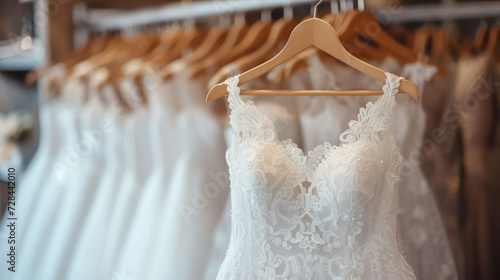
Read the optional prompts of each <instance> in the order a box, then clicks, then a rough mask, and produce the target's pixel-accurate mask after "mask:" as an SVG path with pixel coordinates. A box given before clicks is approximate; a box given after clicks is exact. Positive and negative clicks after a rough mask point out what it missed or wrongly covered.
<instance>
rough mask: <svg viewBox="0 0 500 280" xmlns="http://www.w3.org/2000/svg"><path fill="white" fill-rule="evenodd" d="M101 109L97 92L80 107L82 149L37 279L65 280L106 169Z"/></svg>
mask: <svg viewBox="0 0 500 280" xmlns="http://www.w3.org/2000/svg"><path fill="white" fill-rule="evenodd" d="M104 110H105V108H104V107H103V105H102V103H101V101H100V99H99V97H98V96H97V94H96V93H94V94H91V95H90V97H89V100H88V101H87V102H86V104H85V106H84V107H83V108H82V109H81V119H80V123H81V131H80V135H81V137H80V145H81V146H82V150H83V149H85V152H84V153H83V154H82V161H81V163H80V165H79V166H78V167H77V168H78V173H75V174H74V175H73V176H71V179H70V180H68V185H67V187H66V188H67V192H66V193H65V196H64V198H63V200H62V201H60V202H59V212H58V214H57V216H55V217H53V221H52V223H51V227H52V231H51V233H50V238H48V239H46V240H44V242H43V243H45V248H44V252H45V253H44V257H43V258H42V259H41V260H39V264H38V265H39V267H40V269H39V270H38V271H39V273H38V277H40V279H54V280H56V279H65V277H64V273H65V271H66V269H67V267H68V265H69V261H70V258H71V256H72V253H73V249H74V244H75V242H76V240H77V238H78V235H79V234H80V231H81V227H82V221H83V220H84V219H85V217H86V215H87V214H88V210H89V207H90V205H91V202H92V200H93V199H94V198H95V192H96V188H97V187H98V185H99V181H100V180H101V176H102V174H103V173H102V172H103V170H104V168H105V164H106V162H105V157H104V155H105V153H104V143H103V141H104V137H107V136H108V135H107V133H108V131H107V128H106V125H107V124H106V123H105V119H104Z"/></svg>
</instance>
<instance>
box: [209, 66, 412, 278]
mask: <svg viewBox="0 0 500 280" xmlns="http://www.w3.org/2000/svg"><path fill="white" fill-rule="evenodd" d="M386 75H387V80H386V84H385V85H384V87H383V91H384V94H383V95H382V96H380V98H379V99H378V100H377V101H376V102H373V103H372V102H369V103H368V104H367V105H366V107H364V108H361V109H360V111H359V114H358V118H357V119H356V120H352V121H350V122H349V128H348V129H347V130H346V131H344V132H343V133H342V134H341V135H340V141H341V144H340V145H339V146H334V145H330V144H329V143H325V144H323V145H319V146H317V147H316V148H315V149H313V150H312V151H310V152H308V153H307V155H305V154H304V152H303V151H302V150H301V149H300V148H298V147H297V146H296V145H295V144H294V143H292V141H291V140H285V141H282V140H279V139H277V133H276V130H275V127H274V125H273V123H272V121H271V119H270V118H269V117H267V116H266V115H264V114H263V113H262V112H260V111H259V110H258V108H257V107H256V106H255V105H254V104H253V102H252V101H251V100H248V101H246V102H245V101H243V100H242V99H241V97H240V89H239V87H238V86H237V85H238V81H239V79H238V76H234V77H231V78H229V79H228V80H226V82H225V83H226V85H227V89H228V92H229V106H230V108H231V115H230V125H231V126H232V127H233V129H234V130H235V132H236V133H235V136H234V138H233V140H232V144H231V147H230V148H229V149H228V150H227V153H226V159H227V162H228V165H229V173H230V179H231V203H232V207H233V208H232V214H231V215H232V217H231V218H232V229H231V241H230V245H229V248H228V251H227V254H226V258H225V260H224V262H223V264H222V266H221V268H220V271H219V274H218V276H217V279H218V280H229V279H231V280H233V279H234V280H236V279H238V280H246V279H256V280H257V279H258V280H262V279H290V280H292V279H297V280H298V279H304V280H306V279H307V280H310V279H364V280H372V279H415V276H414V273H413V270H412V268H411V267H410V266H409V265H408V263H407V262H406V261H405V258H404V256H403V254H402V252H401V250H400V247H399V244H398V241H397V237H396V232H397V230H396V215H397V213H396V211H397V197H398V190H397V188H396V186H397V181H398V179H399V165H400V163H401V160H402V157H401V155H400V153H399V152H398V150H397V147H396V146H395V144H394V140H393V137H392V135H391V134H390V133H389V127H390V121H391V115H392V111H393V107H394V106H395V102H396V101H395V98H394V95H395V94H396V93H397V91H398V87H399V82H400V80H401V78H400V77H397V76H394V75H392V74H389V73H386Z"/></svg>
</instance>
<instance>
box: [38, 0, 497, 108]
mask: <svg viewBox="0 0 500 280" xmlns="http://www.w3.org/2000/svg"><path fill="white" fill-rule="evenodd" d="M321 2H322V1H320V2H319V3H321ZM319 3H318V4H319ZM316 6H317V5H316ZM314 13H315V14H316V9H315V12H314ZM288 14H289V13H288ZM235 18H236V20H235V21H236V22H235V23H234V24H233V25H230V26H228V27H224V26H215V27H212V28H210V30H209V31H208V32H205V31H204V30H203V29H202V28H199V27H196V26H195V25H192V24H187V25H186V24H185V25H184V26H183V25H180V24H174V25H172V26H171V27H169V28H167V29H165V30H164V31H162V32H160V33H159V34H158V33H154V32H143V33H141V34H138V35H132V36H95V37H92V38H91V39H89V40H88V41H87V43H86V44H85V46H84V47H83V48H81V49H80V50H79V51H77V52H75V53H74V54H73V55H72V56H71V57H69V58H68V59H66V60H64V61H63V62H61V63H62V65H63V66H64V68H65V69H66V75H65V77H73V78H80V79H85V78H87V77H88V76H89V74H91V73H93V72H94V71H95V70H96V69H106V73H107V75H105V76H104V77H103V78H102V79H101V80H100V81H99V86H98V88H100V87H102V86H103V85H105V84H113V85H116V84H117V83H118V82H119V80H120V79H122V78H123V77H125V76H127V77H129V78H130V79H132V80H134V81H135V82H136V83H137V84H138V85H140V84H141V83H142V77H143V76H144V75H146V74H147V73H149V72H148V70H151V69H153V70H154V71H155V73H158V74H159V77H160V78H161V79H163V80H167V79H170V78H171V77H173V76H174V75H175V74H177V73H179V72H181V71H183V72H184V71H185V72H186V73H187V77H188V79H196V78H197V77H200V76H203V75H211V76H212V79H210V82H209V85H208V86H209V87H212V86H213V88H212V89H211V90H210V93H209V95H208V96H207V100H208V101H210V100H214V99H217V98H218V97H221V96H222V95H224V94H226V93H227V92H226V90H225V87H224V86H223V85H221V84H220V83H221V82H223V81H224V80H225V79H226V78H227V77H228V76H231V75H234V74H236V73H240V72H242V71H247V70H249V69H251V70H249V71H247V72H245V73H243V74H242V75H240V85H242V84H244V83H246V82H248V81H251V80H253V79H255V78H257V77H259V76H261V75H264V74H265V73H267V72H269V71H270V70H271V69H272V68H274V67H276V66H278V65H279V64H282V63H284V62H285V61H288V63H287V65H286V67H282V68H281V69H280V71H279V72H278V75H277V77H278V79H281V80H284V79H287V78H288V77H290V76H291V75H292V74H293V73H295V72H296V71H298V70H300V69H303V68H304V67H307V63H306V57H307V56H308V55H310V54H311V53H318V55H320V57H321V58H322V59H325V60H328V59H330V60H331V59H334V60H339V61H342V62H344V63H346V64H348V65H350V66H352V67H354V68H356V69H358V70H360V71H361V72H363V73H365V74H367V75H369V76H371V77H373V78H375V79H377V80H380V81H384V80H385V74H384V72H383V71H382V70H380V69H378V68H376V67H374V66H372V65H370V64H367V63H366V62H364V61H362V60H360V59H359V58H361V59H363V60H370V61H373V60H375V61H377V60H378V61H381V60H383V58H385V57H386V56H392V57H394V58H395V59H396V60H398V61H399V62H400V63H401V64H405V63H409V62H414V61H417V60H423V61H425V62H426V63H429V64H433V65H435V66H437V67H438V69H439V70H440V72H441V73H442V72H443V69H442V67H441V65H440V64H439V63H437V62H436V61H434V60H433V59H430V58H428V57H426V56H425V53H424V51H422V50H419V48H424V47H422V46H426V45H427V43H428V41H432V42H433V43H434V44H435V45H440V44H441V45H447V46H449V45H451V43H450V42H451V40H449V38H448V37H446V36H447V35H446V33H443V32H441V31H440V30H433V29H432V28H425V29H422V30H421V31H420V33H418V36H417V33H416V34H415V36H414V37H413V38H414V48H411V47H407V46H405V45H404V44H401V43H399V42H398V41H397V40H395V39H394V38H393V37H392V36H390V35H389V34H388V33H387V32H386V31H385V30H384V29H383V28H382V27H381V26H380V25H379V24H378V23H377V20H376V19H375V18H374V17H373V15H372V14H370V13H369V12H366V11H360V10H351V11H341V12H338V13H327V14H326V15H323V16H321V17H316V15H314V16H313V17H312V18H309V19H306V20H304V21H303V22H301V23H300V24H298V25H297V23H296V21H295V20H294V19H293V16H288V17H285V18H282V19H279V20H277V21H275V22H272V21H270V20H266V19H261V20H258V21H257V22H255V23H253V24H252V25H251V26H249V25H248V24H247V23H246V22H245V20H244V16H243V17H242V16H241V15H238V16H236V17H235ZM368 28H369V30H368ZM368 31H369V32H368ZM484 37H486V36H484ZM497 37H498V36H497ZM497 37H495V38H497ZM489 38H490V40H491V38H492V36H491V35H490V36H489ZM477 40H479V39H477ZM438 42H441V43H439V44H438ZM284 43H286V45H285V48H284V49H283V50H282V51H281V52H280V53H279V54H278V55H277V56H274V54H275V53H276V51H277V49H278V48H279V47H280V46H281V45H283V44H284ZM416 46H420V47H418V48H417V47H416ZM346 48H347V49H346ZM436 49H439V48H437V47H436ZM441 49H443V47H442V46H441ZM318 50H321V51H323V52H324V53H323V52H320V51H318ZM45 71H48V70H47V69H42V70H40V71H38V72H36V74H34V75H32V76H30V78H32V79H33V78H36V77H37V76H39V75H40V74H43V73H44V72H45ZM213 73H215V74H213ZM64 81H65V79H64V78H63V79H59V80H55V81H53V82H52V83H50V85H51V87H52V89H53V90H54V91H56V92H57V91H58V90H60V87H61V85H62V84H63V83H64ZM138 88H139V89H140V88H142V87H141V86H139V87H138ZM115 89H116V92H119V88H118V87H115ZM401 91H402V92H407V93H409V94H410V95H411V96H412V97H414V98H418V94H417V90H416V88H415V86H414V85H412V84H411V83H410V82H409V81H407V80H403V81H402V83H401ZM242 94H258V95H267V94H283V95H297V94H305V95H339V94H342V95H372V94H381V91H365V90H360V91H348V92H346V91H304V92H296V91H294V92H291V91H282V92H277V91H272V92H270V91H263V90H261V91H242ZM143 96H144V94H143Z"/></svg>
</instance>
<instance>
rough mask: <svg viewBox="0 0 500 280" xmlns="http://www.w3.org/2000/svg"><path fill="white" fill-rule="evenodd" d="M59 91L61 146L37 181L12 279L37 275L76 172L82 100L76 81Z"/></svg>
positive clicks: (79, 148)
mask: <svg viewBox="0 0 500 280" xmlns="http://www.w3.org/2000/svg"><path fill="white" fill-rule="evenodd" d="M62 93H63V95H62V96H61V97H60V98H61V100H60V102H58V106H60V108H59V110H58V111H57V112H58V116H57V120H58V125H59V131H60V132H61V133H60V134H59V136H60V137H61V138H60V140H61V147H62V148H61V149H60V150H59V152H58V154H57V156H56V157H55V160H54V163H53V165H52V166H50V170H49V171H48V174H47V175H48V176H47V179H46V180H44V181H43V182H40V185H41V186H43V191H42V192H40V194H39V195H38V196H37V197H36V200H34V204H33V206H32V208H31V215H30V216H29V217H28V220H27V221H26V227H25V230H23V231H22V232H21V236H20V239H19V240H20V245H19V258H18V261H19V264H22V265H20V267H19V271H18V273H16V279H37V278H36V277H37V273H38V272H39V269H40V266H39V264H40V263H39V261H40V259H41V258H42V257H43V256H44V254H45V252H44V245H45V242H46V240H49V238H50V235H51V233H52V230H53V229H54V227H53V223H54V219H55V218H56V217H58V215H59V213H60V210H61V203H62V201H63V200H64V198H65V197H66V195H67V193H68V192H70V188H71V186H69V185H68V183H69V182H70V181H71V178H72V176H75V174H78V168H79V167H80V164H81V162H82V156H81V151H82V149H81V147H80V145H79V144H80V143H79V140H80V114H79V112H80V111H79V110H77V109H76V108H78V106H81V105H78V104H82V103H83V101H82V100H83V95H84V92H83V88H82V87H81V85H80V83H79V82H77V81H70V82H68V83H67V84H66V86H65V88H63V91H62ZM40 280H45V279H42V278H40ZM47 280H48V279H47Z"/></svg>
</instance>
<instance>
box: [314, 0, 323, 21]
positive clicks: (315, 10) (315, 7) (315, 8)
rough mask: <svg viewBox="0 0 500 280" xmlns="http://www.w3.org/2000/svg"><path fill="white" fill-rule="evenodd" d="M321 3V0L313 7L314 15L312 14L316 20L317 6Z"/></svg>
mask: <svg viewBox="0 0 500 280" xmlns="http://www.w3.org/2000/svg"><path fill="white" fill-rule="evenodd" d="M321 2H323V0H319V2H318V3H317V4H316V5H314V13H313V17H314V18H316V12H317V11H318V6H319V4H321Z"/></svg>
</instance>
